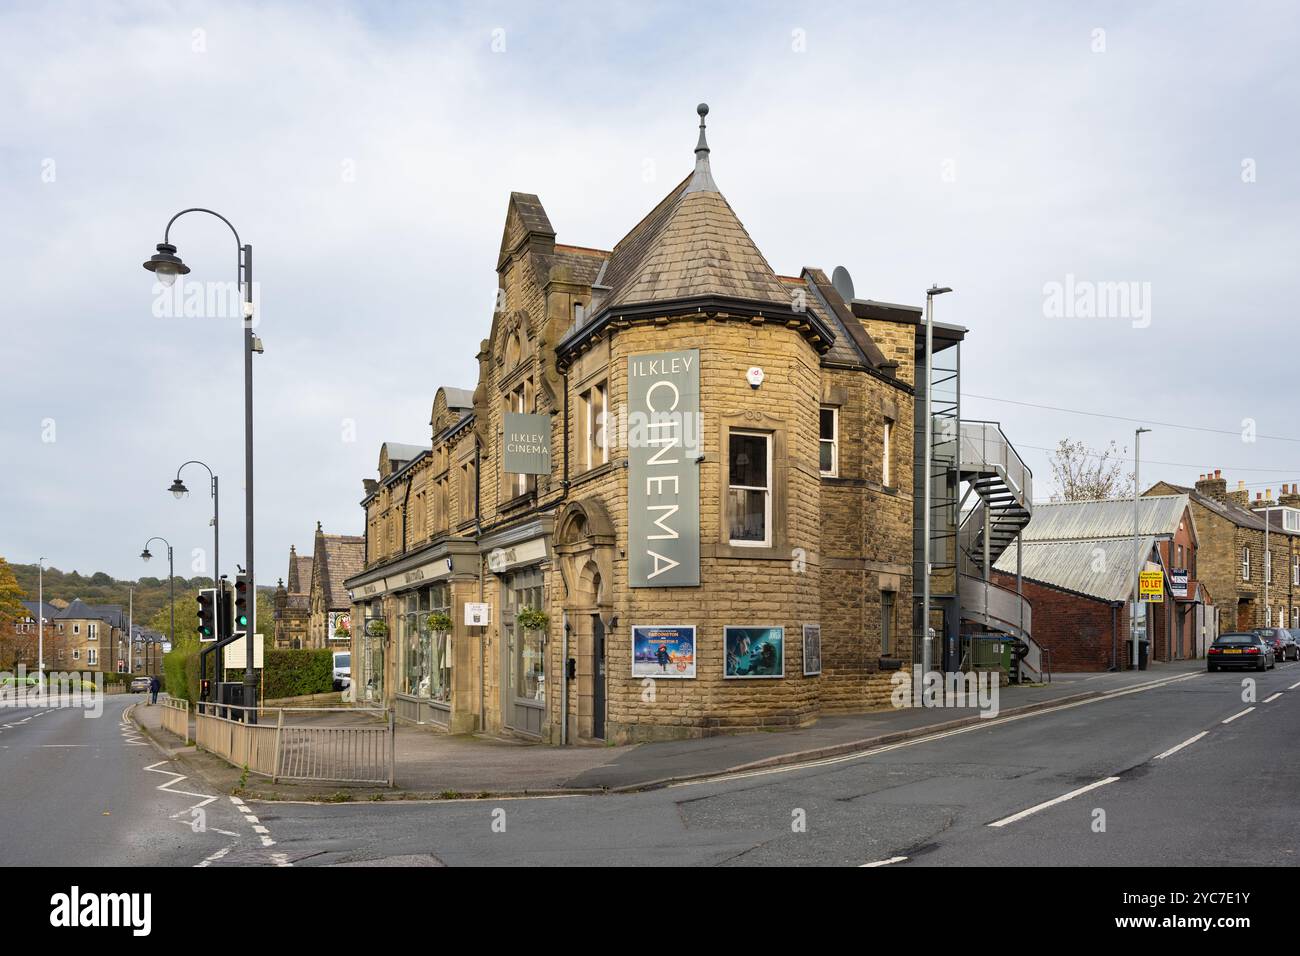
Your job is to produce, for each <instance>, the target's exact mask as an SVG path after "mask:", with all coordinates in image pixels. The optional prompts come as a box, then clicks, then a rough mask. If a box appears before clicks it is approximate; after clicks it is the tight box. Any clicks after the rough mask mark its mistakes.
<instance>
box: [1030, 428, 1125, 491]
mask: <svg viewBox="0 0 1300 956" xmlns="http://www.w3.org/2000/svg"><path fill="white" fill-rule="evenodd" d="M1127 453H1128V449H1127V448H1120V447H1118V446H1117V445H1116V444H1115V443H1114V442H1111V443H1110V445H1109V446H1108V447H1107V448H1105V449H1103V450H1101V451H1098V450H1096V449H1093V448H1089V447H1088V446H1087V445H1085V444H1084V443H1083V442H1081V441H1077V442H1072V441H1070V440H1069V439H1068V438H1062V439H1061V440H1060V442H1058V443H1057V446H1056V450H1055V451H1054V452H1052V457H1051V459H1050V463H1051V466H1052V482H1053V483H1054V484H1055V485H1056V492H1055V493H1054V494H1053V495H1052V500H1053V501H1094V500H1098V499H1102V498H1124V497H1127V496H1129V495H1131V494H1132V493H1133V473H1132V472H1128V473H1125V471H1124V466H1123V464H1122V463H1123V461H1124V457H1123V456H1124V455H1126V454H1127Z"/></svg>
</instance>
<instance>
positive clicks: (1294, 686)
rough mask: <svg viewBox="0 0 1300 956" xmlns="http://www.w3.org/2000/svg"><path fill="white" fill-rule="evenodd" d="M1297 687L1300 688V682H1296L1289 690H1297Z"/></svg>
mask: <svg viewBox="0 0 1300 956" xmlns="http://www.w3.org/2000/svg"><path fill="white" fill-rule="evenodd" d="M1297 687H1300V681H1296V682H1295V683H1294V684H1292V685H1291V686H1290V687H1288V688H1287V690H1295V689H1296V688H1297Z"/></svg>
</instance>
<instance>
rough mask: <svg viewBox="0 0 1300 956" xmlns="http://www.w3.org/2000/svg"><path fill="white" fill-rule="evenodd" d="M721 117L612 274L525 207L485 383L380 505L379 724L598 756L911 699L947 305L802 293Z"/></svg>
mask: <svg viewBox="0 0 1300 956" xmlns="http://www.w3.org/2000/svg"><path fill="white" fill-rule="evenodd" d="M707 112H708V110H707V107H704V106H701V107H700V110H699V113H700V131H699V140H698V144H697V146H696V150H695V168H694V171H693V172H692V173H691V174H690V175H689V176H687V177H686V178H685V179H684V180H682V181H681V182H680V183H679V184H678V185H677V186H676V187H675V188H674V189H673V190H672V191H671V192H669V193H668V195H667V196H665V197H664V198H663V200H662V201H661V202H660V203H659V204H658V205H657V206H655V208H653V209H652V210H650V211H649V212H648V213H647V214H646V216H645V218H644V219H642V220H641V221H640V222H639V223H637V224H636V225H635V226H634V227H633V228H632V230H631V231H630V232H629V233H627V235H626V236H625V237H624V238H623V239H622V240H621V241H619V242H618V243H617V245H615V247H614V248H613V249H612V250H608V251H606V250H599V249H592V248H586V247H583V246H576V245H564V244H560V243H558V242H557V241H556V232H555V229H554V228H553V227H552V225H551V221H550V218H549V217H548V215H547V213H546V211H545V210H544V209H543V208H542V204H541V202H540V200H539V199H538V198H537V197H536V196H533V195H526V194H522V193H513V194H512V195H511V196H510V202H509V206H508V209H507V212H506V220H505V228H504V233H503V236H502V240H501V250H500V255H499V256H498V259H497V264H496V269H497V276H498V285H499V290H500V292H499V296H498V301H497V308H496V310H495V312H494V314H493V316H492V321H491V329H490V332H489V334H488V337H487V338H485V339H484V340H483V342H482V345H481V347H480V350H479V353H478V356H477V359H478V382H477V385H476V386H475V387H474V389H473V391H472V392H471V391H470V390H468V389H463V388H453V387H444V388H440V389H439V390H438V391H437V394H436V396H435V397H434V400H433V406H432V415H431V418H430V423H429V424H430V429H431V432H430V440H429V442H428V443H427V444H424V445H405V444H397V443H394V442H387V443H385V444H384V445H383V446H382V447H381V449H380V451H379V461H378V475H377V477H376V478H373V479H366V480H365V482H364V484H365V489H366V491H365V497H364V499H363V500H362V502H361V504H362V507H363V508H364V509H365V532H366V533H365V559H364V566H363V569H362V571H361V572H360V573H357V574H355V575H353V576H352V577H350V578H349V579H348V580H347V581H346V582H345V586H346V588H347V589H348V593H349V594H350V596H351V600H352V620H353V629H352V635H353V637H352V649H353V663H352V675H353V687H354V692H355V696H356V699H357V700H358V701H359V702H360V701H365V700H370V701H374V702H376V703H380V702H382V703H383V704H385V705H388V706H393V707H395V708H396V710H397V713H398V715H399V716H400V717H402V718H404V719H406V720H408V721H413V722H418V723H424V724H432V725H438V726H443V727H446V728H447V729H449V730H451V731H453V732H463V731H470V730H476V729H480V728H481V729H484V730H486V731H488V732H493V733H500V732H506V733H514V734H519V735H524V736H526V737H529V738H531V739H542V740H545V741H549V742H552V743H575V742H582V741H589V740H610V741H617V742H628V741H635V740H649V739H664V738H672V737H690V736H701V735H708V734H714V733H723V732H729V731H733V730H745V729H756V728H765V727H788V726H800V725H806V724H808V723H810V722H812V721H814V720H815V719H816V718H817V717H818V716H819V715H821V714H825V713H829V712H835V711H841V712H842V711H851V710H863V709H868V708H870V707H875V706H880V705H881V704H883V703H886V702H887V701H888V697H889V692H890V690H891V686H890V682H889V677H890V675H891V672H892V670H893V669H896V668H897V667H898V666H900V664H902V665H906V663H907V662H908V661H909V660H910V658H911V656H912V638H911V630H912V624H911V613H910V609H911V607H912V580H913V561H914V553H913V543H914V537H913V528H914V523H915V515H914V509H913V498H914V495H913V437H912V436H913V433H914V430H915V423H914V420H913V415H914V394H915V393H914V388H913V382H914V379H915V369H916V367H917V362H918V344H917V343H918V340H919V341H922V342H923V337H919V335H918V330H919V329H920V328H921V324H920V309H918V308H915V307H910V306H895V305H889V304H886V303H880V302H873V301H869V300H860V299H856V298H854V296H853V293H852V291H851V284H850V283H849V282H848V281H847V273H842V274H837V276H836V281H835V282H834V283H832V281H830V280H828V279H827V277H826V275H825V274H824V273H823V272H822V271H820V270H818V269H815V268H804V269H803V270H802V271H800V272H799V274H798V275H779V274H777V273H776V272H774V271H773V269H772V267H771V266H770V265H769V264H768V262H767V260H766V259H765V258H764V256H763V254H762V253H761V252H760V251H759V250H758V248H757V247H756V246H755V244H754V242H753V240H752V239H751V238H750V236H749V234H748V233H747V232H746V231H745V228H744V226H743V225H741V223H740V220H739V219H738V218H737V216H736V213H735V212H734V211H733V210H732V208H731V206H730V204H729V203H728V202H727V200H726V199H725V198H724V197H723V195H722V193H721V192H720V191H719V189H718V186H717V185H716V183H715V181H714V179H713V175H712V172H711V170H710V162H709V147H708V145H707V142H706V139H705V124H704V116H705V114H706V113H707ZM947 328H948V329H952V328H953V327H947ZM959 332H960V330H958V333H959ZM958 333H951V334H953V335H955V334H958ZM950 337H951V336H950Z"/></svg>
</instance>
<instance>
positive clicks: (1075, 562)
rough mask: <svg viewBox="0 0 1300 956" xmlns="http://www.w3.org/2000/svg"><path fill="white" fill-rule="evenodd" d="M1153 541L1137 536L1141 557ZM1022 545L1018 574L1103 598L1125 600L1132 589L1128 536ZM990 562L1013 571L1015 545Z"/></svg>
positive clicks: (1147, 553) (1146, 554)
mask: <svg viewBox="0 0 1300 956" xmlns="http://www.w3.org/2000/svg"><path fill="white" fill-rule="evenodd" d="M1130 505H1131V503H1130ZM1034 507H1035V509H1037V507H1038V506H1037V505H1035V506H1034ZM1035 518H1037V515H1036V514H1035ZM1030 524H1033V522H1032V521H1031V522H1030ZM1026 530H1028V529H1027V528H1026ZM1155 543H1156V539H1155V537H1154V536H1152V535H1146V536H1144V537H1141V538H1139V539H1138V549H1139V553H1140V554H1141V555H1142V556H1143V559H1144V561H1145V560H1149V559H1150V558H1151V556H1152V553H1153V551H1152V549H1153V548H1154V547H1155ZM1022 549H1023V558H1022V561H1021V574H1023V575H1024V577H1025V578H1026V579H1027V580H1030V581H1037V582H1038V583H1040V584H1046V585H1048V586H1050V587H1054V588H1060V589H1061V590H1064V591H1072V592H1074V593H1075V594H1083V595H1086V596H1088V597H1093V598H1098V599H1100V600H1103V601H1125V600H1127V599H1128V598H1129V595H1131V594H1132V593H1133V539H1132V538H1131V537H1130V538H1118V537H1117V538H1097V539H1093V540H1086V539H1084V540H1070V541H1026V542H1025V543H1024V545H1023V546H1022ZM993 566H994V567H995V568H997V569H998V570H999V571H1001V572H1003V573H1005V574H1015V573H1016V548H1015V545H1012V546H1011V547H1010V548H1007V550H1006V551H1004V552H1002V555H1001V557H999V558H998V560H997V562H996V563H995V564H994V565H993Z"/></svg>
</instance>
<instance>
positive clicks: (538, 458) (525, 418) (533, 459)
mask: <svg viewBox="0 0 1300 956" xmlns="http://www.w3.org/2000/svg"><path fill="white" fill-rule="evenodd" d="M504 438H505V441H504V446H505V454H504V455H503V456H502V458H503V464H502V468H503V469H504V470H505V471H507V472H509V473H510V474H512V475H549V474H550V473H551V416H550V415H526V414H524V413H523V412H506V416H505V436H504Z"/></svg>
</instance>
